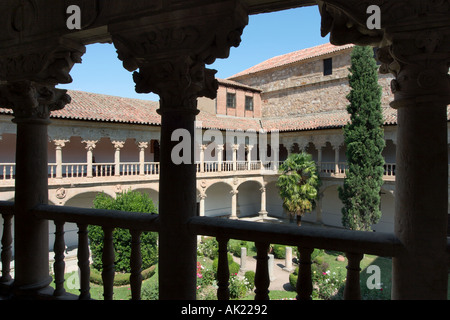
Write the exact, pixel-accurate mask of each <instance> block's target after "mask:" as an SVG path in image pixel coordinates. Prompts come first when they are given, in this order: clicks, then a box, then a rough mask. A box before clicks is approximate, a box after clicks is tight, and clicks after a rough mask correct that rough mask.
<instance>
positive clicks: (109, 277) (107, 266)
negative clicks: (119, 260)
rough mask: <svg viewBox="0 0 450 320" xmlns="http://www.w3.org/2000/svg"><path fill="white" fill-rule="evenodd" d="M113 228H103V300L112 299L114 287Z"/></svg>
mask: <svg viewBox="0 0 450 320" xmlns="http://www.w3.org/2000/svg"><path fill="white" fill-rule="evenodd" d="M113 231H114V229H113V228H109V227H103V233H104V237H103V254H102V264H103V265H102V269H103V271H102V280H103V297H104V299H105V300H112V299H113V293H114V292H113V287H114V244H113Z"/></svg>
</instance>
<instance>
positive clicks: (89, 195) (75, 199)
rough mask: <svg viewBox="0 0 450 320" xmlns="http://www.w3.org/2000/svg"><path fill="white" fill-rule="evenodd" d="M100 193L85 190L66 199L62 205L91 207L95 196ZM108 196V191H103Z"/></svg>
mask: <svg viewBox="0 0 450 320" xmlns="http://www.w3.org/2000/svg"><path fill="white" fill-rule="evenodd" d="M99 193H101V192H100V191H87V192H82V193H78V194H76V195H74V196H72V197H70V198H69V199H67V200H66V202H65V203H64V206H68V207H79V208H92V207H93V205H94V204H93V201H94V199H95V197H96V196H97V195H98V194H99ZM105 194H107V195H108V196H110V197H112V196H111V195H110V194H109V193H108V192H105ZM112 198H113V197H112Z"/></svg>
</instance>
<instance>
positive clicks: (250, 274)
mask: <svg viewBox="0 0 450 320" xmlns="http://www.w3.org/2000/svg"><path fill="white" fill-rule="evenodd" d="M244 277H245V279H247V281H248V286H249V289H250V290H252V289H253V288H254V287H255V271H252V270H249V271H247V272H245V274H244Z"/></svg>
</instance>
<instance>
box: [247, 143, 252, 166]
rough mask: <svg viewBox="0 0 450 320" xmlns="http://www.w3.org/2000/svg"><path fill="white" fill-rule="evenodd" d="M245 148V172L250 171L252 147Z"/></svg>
mask: <svg viewBox="0 0 450 320" xmlns="http://www.w3.org/2000/svg"><path fill="white" fill-rule="evenodd" d="M246 148H247V170H249V171H250V170H251V168H252V166H251V162H252V149H253V146H252V145H248V146H246Z"/></svg>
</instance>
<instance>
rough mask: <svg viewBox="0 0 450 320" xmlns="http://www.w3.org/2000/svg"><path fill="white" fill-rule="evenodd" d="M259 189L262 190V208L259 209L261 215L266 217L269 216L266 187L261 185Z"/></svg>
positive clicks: (262, 217)
mask: <svg viewBox="0 0 450 320" xmlns="http://www.w3.org/2000/svg"><path fill="white" fill-rule="evenodd" d="M259 190H260V191H261V210H260V211H259V217H260V218H261V219H264V218H267V209H266V187H261V188H260V189H259Z"/></svg>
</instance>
